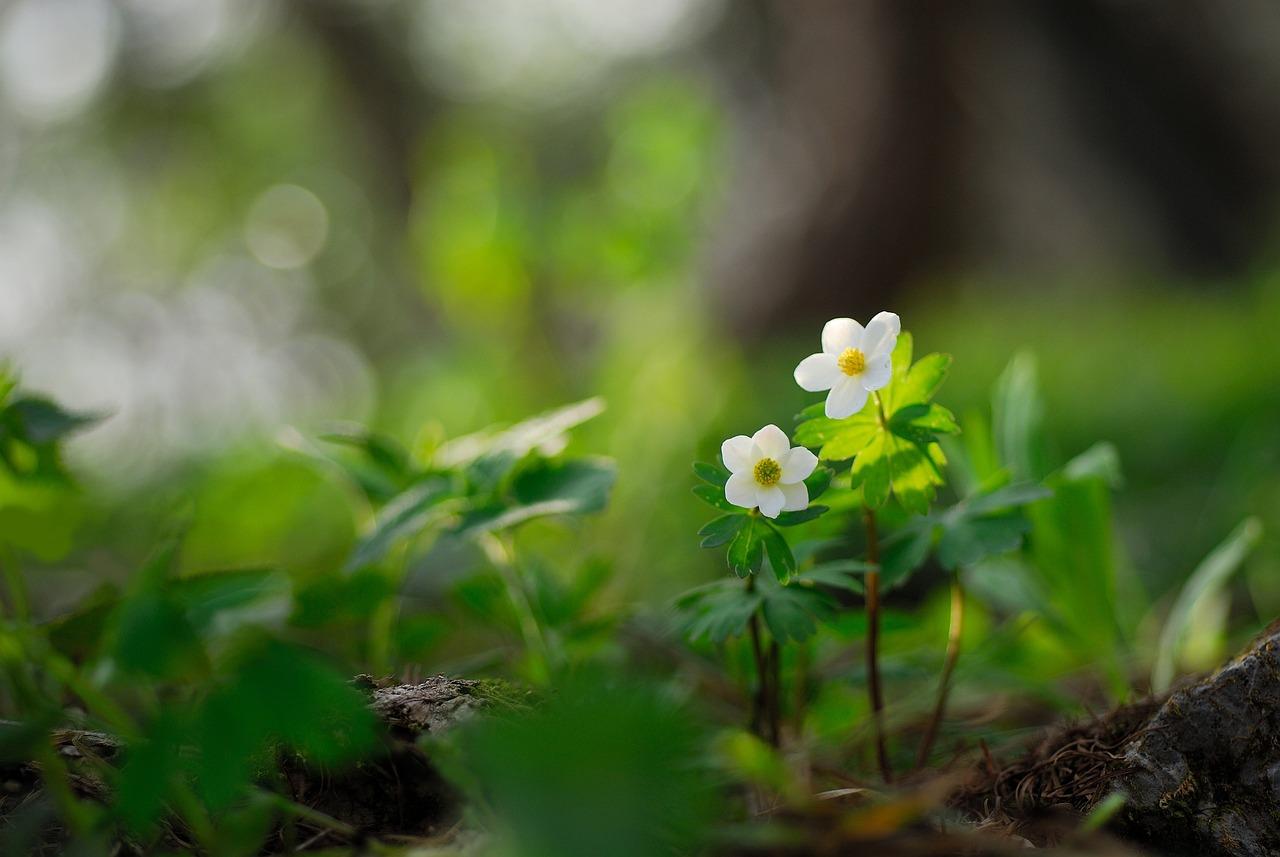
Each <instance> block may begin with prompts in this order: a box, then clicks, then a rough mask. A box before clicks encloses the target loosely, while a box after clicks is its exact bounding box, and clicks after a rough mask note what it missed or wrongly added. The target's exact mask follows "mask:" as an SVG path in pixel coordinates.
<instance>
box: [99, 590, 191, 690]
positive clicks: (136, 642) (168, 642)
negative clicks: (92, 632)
mask: <svg viewBox="0 0 1280 857" xmlns="http://www.w3.org/2000/svg"><path fill="white" fill-rule="evenodd" d="M114 641H115V645H114V649H113V653H114V655H115V661H116V663H117V664H118V665H119V667H120V669H121V670H123V671H125V672H129V673H140V674H143V675H147V676H151V677H153V678H174V677H177V676H179V675H181V674H182V673H183V672H185V671H194V672H202V671H203V670H204V669H206V668H207V660H206V656H205V651H204V647H203V646H202V645H201V643H200V638H199V637H198V636H197V634H196V631H195V628H194V627H192V625H191V622H190V620H189V619H188V618H187V613H186V610H185V609H184V608H183V605H182V604H180V603H178V602H177V601H176V600H175V599H173V598H172V597H170V596H168V595H167V594H166V593H164V592H163V591H158V590H153V589H147V590H144V591H142V592H138V593H136V594H134V595H132V596H131V597H130V598H129V599H128V600H126V601H125V602H124V603H123V604H122V605H121V607H120V610H119V612H118V615H117V617H116V625H115V636H114Z"/></svg>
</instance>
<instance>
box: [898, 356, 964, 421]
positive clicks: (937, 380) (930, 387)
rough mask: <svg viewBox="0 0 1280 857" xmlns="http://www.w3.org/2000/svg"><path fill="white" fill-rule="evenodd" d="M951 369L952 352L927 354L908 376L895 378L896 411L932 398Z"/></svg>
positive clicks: (912, 367)
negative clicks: (899, 378)
mask: <svg viewBox="0 0 1280 857" xmlns="http://www.w3.org/2000/svg"><path fill="white" fill-rule="evenodd" d="M895 356H896V355H895ZM896 365H897V364H896V362H895V366H896ZM950 369H951V355H950V354H927V355H925V356H924V357H921V358H920V359H919V360H917V361H916V362H915V364H914V365H912V366H911V368H910V369H909V370H908V371H907V373H906V376H905V377H903V378H902V379H901V381H897V380H895V382H894V384H893V400H892V401H893V409H894V412H895V413H896V412H897V411H898V410H900V409H902V408H904V407H908V406H910V405H914V404H920V403H924V402H928V401H929V400H930V399H932V398H933V396H934V394H935V393H936V392H938V388H939V387H941V386H942V382H943V381H945V380H946V379H947V373H948V372H949V371H950Z"/></svg>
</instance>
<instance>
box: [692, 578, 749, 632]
mask: <svg viewBox="0 0 1280 857" xmlns="http://www.w3.org/2000/svg"><path fill="white" fill-rule="evenodd" d="M761 601H762V598H761V596H760V594H759V593H758V592H754V591H748V590H747V588H746V587H745V586H743V585H742V584H741V583H739V582H737V581H735V580H722V581H717V582H715V583H712V584H709V585H707V586H700V587H698V588H697V589H694V590H692V591H690V592H686V593H685V594H684V595H682V596H680V598H679V599H677V601H676V608H677V610H679V611H680V613H681V614H682V615H683V617H684V619H683V622H682V625H683V629H684V632H685V634H686V635H687V636H688V637H689V639H690V640H699V639H701V638H703V637H705V638H707V639H708V640H710V641H711V642H713V643H722V642H724V641H725V640H727V639H728V638H729V637H733V636H736V635H738V634H741V633H742V632H743V631H744V630H746V627H747V623H748V622H750V621H751V617H752V615H753V614H754V613H755V612H756V609H757V608H758V607H759V606H760V604H761Z"/></svg>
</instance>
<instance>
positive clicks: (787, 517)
mask: <svg viewBox="0 0 1280 857" xmlns="http://www.w3.org/2000/svg"><path fill="white" fill-rule="evenodd" d="M826 511H827V507H826V506H810V507H808V508H807V509H801V510H800V511H799V512H783V513H782V514H780V515H778V517H776V518H774V519H773V523H774V524H776V525H777V526H779V527H794V526H796V525H798V524H804V523H808V522H809V521H812V520H814V519H815V518H818V517H821V515H822V514H823V513H824V512H826Z"/></svg>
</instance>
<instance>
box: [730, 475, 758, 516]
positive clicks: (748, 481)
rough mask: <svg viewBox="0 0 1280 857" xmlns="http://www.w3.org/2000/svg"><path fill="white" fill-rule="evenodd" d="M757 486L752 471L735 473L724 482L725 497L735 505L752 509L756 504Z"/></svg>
mask: <svg viewBox="0 0 1280 857" xmlns="http://www.w3.org/2000/svg"><path fill="white" fill-rule="evenodd" d="M757 487H758V486H757V485H756V480H755V479H754V478H753V477H752V476H751V474H750V473H735V474H733V475H732V476H730V477H729V481H728V482H726V483H724V498H725V499H726V500H728V501H729V502H730V503H732V504H733V505H735V506H741V507H742V508H744V509H752V508H755V505H756V488H757Z"/></svg>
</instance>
